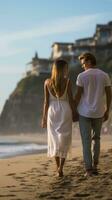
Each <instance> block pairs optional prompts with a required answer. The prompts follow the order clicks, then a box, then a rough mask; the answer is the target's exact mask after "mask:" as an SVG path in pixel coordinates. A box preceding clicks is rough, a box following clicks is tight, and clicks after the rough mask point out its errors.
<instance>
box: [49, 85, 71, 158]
mask: <svg viewBox="0 0 112 200" xmlns="http://www.w3.org/2000/svg"><path fill="white" fill-rule="evenodd" d="M67 87H68V82H67V84H66V88H65V91H64V94H63V95H62V96H61V97H59V98H56V97H55V96H53V95H52V93H51V92H50V89H49V88H48V91H49V108H48V116H47V132H48V156H50V157H53V156H59V157H61V158H66V156H67V153H68V151H69V149H70V146H71V136H72V111H71V107H70V105H69V102H68V95H67Z"/></svg>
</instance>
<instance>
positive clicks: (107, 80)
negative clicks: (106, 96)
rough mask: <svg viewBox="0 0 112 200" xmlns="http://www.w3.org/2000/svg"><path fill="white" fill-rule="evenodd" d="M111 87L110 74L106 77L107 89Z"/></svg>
mask: <svg viewBox="0 0 112 200" xmlns="http://www.w3.org/2000/svg"><path fill="white" fill-rule="evenodd" d="M107 86H111V81H110V78H109V76H108V74H106V75H105V87H107Z"/></svg>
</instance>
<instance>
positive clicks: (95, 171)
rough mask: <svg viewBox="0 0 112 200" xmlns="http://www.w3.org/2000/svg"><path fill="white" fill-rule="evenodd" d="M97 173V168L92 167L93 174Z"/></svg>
mask: <svg viewBox="0 0 112 200" xmlns="http://www.w3.org/2000/svg"><path fill="white" fill-rule="evenodd" d="M98 174H99V172H98V169H97V168H93V175H96V176H97V175H98Z"/></svg>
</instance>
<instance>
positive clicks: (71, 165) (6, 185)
mask: <svg viewBox="0 0 112 200" xmlns="http://www.w3.org/2000/svg"><path fill="white" fill-rule="evenodd" d="M11 137H12V138H14V137H15V138H17V137H16V136H11ZM19 138H20V140H22V141H23V140H26V136H21V137H19V136H18V139H19ZM43 138H44V143H46V138H47V137H46V135H43V136H40V135H38V139H37V135H36V136H30V135H29V136H27V140H29V141H31V139H32V141H35V140H37V141H39V142H40V143H41V142H42V141H43ZM38 199H43V200H47V199H52V200H53V199H60V200H63V199H66V200H73V199H76V200H83V199H90V200H93V199H97V200H99V199H103V200H104V199H105V200H111V199H112V136H108V135H105V136H102V139H101V155H100V164H99V175H98V176H94V177H90V178H86V177H84V166H83V159H82V147H81V141H80V136H79V135H74V136H73V144H72V155H71V157H69V158H68V159H67V161H66V164H65V168H64V177H63V178H59V177H57V176H56V168H55V163H54V160H53V159H49V158H47V156H46V152H45V153H41V154H34V155H26V156H17V157H14V158H8V159H1V160H0V200H38Z"/></svg>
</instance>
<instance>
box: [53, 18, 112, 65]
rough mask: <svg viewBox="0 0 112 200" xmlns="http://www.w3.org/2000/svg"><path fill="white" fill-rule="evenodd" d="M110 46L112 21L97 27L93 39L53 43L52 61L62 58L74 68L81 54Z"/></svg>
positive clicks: (111, 41)
mask: <svg viewBox="0 0 112 200" xmlns="http://www.w3.org/2000/svg"><path fill="white" fill-rule="evenodd" d="M110 44H112V21H110V22H109V23H107V24H104V25H101V24H98V25H96V31H95V33H94V35H93V37H89V38H82V39H78V40H76V41H75V42H74V43H59V42H55V43H53V45H52V53H51V59H52V60H54V59H56V58H60V57H62V58H64V59H66V60H67V61H68V62H69V65H70V66H74V65H75V64H77V57H78V56H79V55H80V53H82V52H85V51H91V50H92V49H95V48H97V47H98V48H102V46H104V45H105V46H108V45H110Z"/></svg>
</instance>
